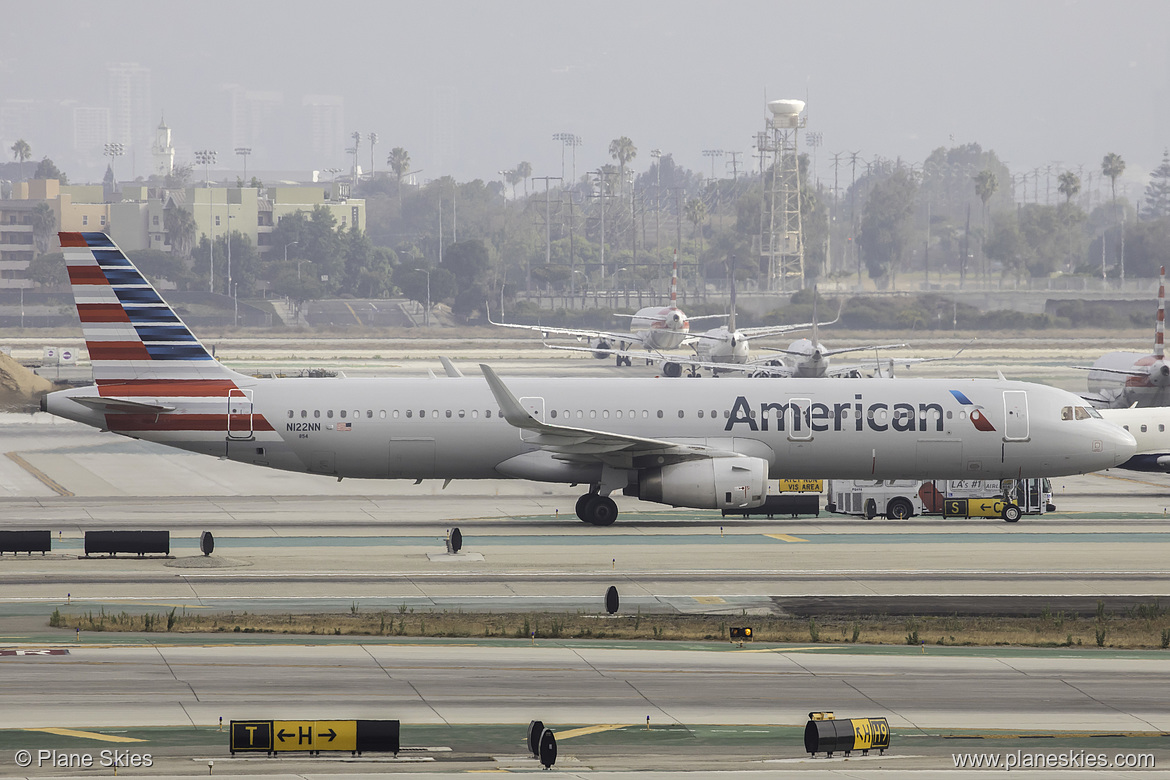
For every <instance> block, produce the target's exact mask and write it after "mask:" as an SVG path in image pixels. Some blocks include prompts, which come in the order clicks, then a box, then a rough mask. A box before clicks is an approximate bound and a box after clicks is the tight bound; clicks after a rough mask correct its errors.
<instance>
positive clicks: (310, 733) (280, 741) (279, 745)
mask: <svg viewBox="0 0 1170 780" xmlns="http://www.w3.org/2000/svg"><path fill="white" fill-rule="evenodd" d="M272 749H273V750H275V751H276V752H280V751H282V750H351V751H352V750H357V721H356V720H274V721H272Z"/></svg>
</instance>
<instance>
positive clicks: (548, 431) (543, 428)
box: [479, 363, 743, 468]
mask: <svg viewBox="0 0 1170 780" xmlns="http://www.w3.org/2000/svg"><path fill="white" fill-rule="evenodd" d="M479 368H480V370H481V371H483V376H484V379H486V380H487V383H488V387H489V388H490V389H491V391H492V395H493V396H495V399H496V403H498V404H499V405H500V409H501V410H502V411H503V412H504V419H505V420H507V421H508V423H509V424H510V425H512V426H513V427H516V428H520V429H522V430H526V431H530V432H532V433H534V434H535V436H533V437H531V438H530V439H528V441H530V442H532V443H533V444H536V445H537V446H539V447H540V448H541V449H542V450H545V451H547V452H551V453H553V454H554V455H555V456H556V457H558V458H562V459H564V460H574V461H593V462H600V463H605V464H607V465H610V466H613V467H615V468H636V467H637V465H638V463H637V461H641V459H642V458H648V457H654V458H655V459H656V462H657V459H658V458H668V459H670V460H672V461H675V462H679V461H684V460H701V459H704V458H738V457H743V456H742V455H740V454H739V453H737V452H732V451H730V450H721V449H716V448H714V447H707V446H704V445H699V444H678V443H676V442H672V441H666V440H662V439H647V438H643V437H641V436H629V435H626V434H621V433H611V432H607V431H593V430H589V429H587V428H574V427H570V426H566V425H550V424H549V423H547V422H544V421H543V420H538V419H536V418H535V417H533V416H532V415H531V414H529V413H528V410H527V409H525V408H524V406H523V405H522V404H521V403H520V401H519V399H517V398H516V396H515V395H514V394H513V393H512V391H511V390H509V389H508V386H507V385H505V384H504V382H503V380H502V379H500V377H499V376H498V375H497V374H496V372H495V371H494V370H492V368H491V366H488V365H485V364H483V363H481V364H480V366H479Z"/></svg>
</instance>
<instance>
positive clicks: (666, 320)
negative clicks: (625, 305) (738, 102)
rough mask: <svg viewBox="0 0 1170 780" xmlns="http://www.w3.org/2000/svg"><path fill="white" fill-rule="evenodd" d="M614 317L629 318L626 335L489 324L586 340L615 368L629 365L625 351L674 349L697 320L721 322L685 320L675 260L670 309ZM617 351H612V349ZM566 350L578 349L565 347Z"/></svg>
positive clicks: (649, 308)
mask: <svg viewBox="0 0 1170 780" xmlns="http://www.w3.org/2000/svg"><path fill="white" fill-rule="evenodd" d="M615 316H617V317H629V318H630V330H629V332H628V333H614V332H611V331H605V330H589V329H588V328H554V327H549V326H543V325H520V324H518V323H512V322H492V321H491V319H490V318H489V319H488V322H492V324H493V325H497V326H499V327H501V328H519V329H521V330H531V331H535V332H537V333H539V334H541V336H542V337H544V338H548V337H549V336H571V337H573V338H575V339H578V340H583V339H584V340H587V341H588V342H589V346H590V349H588V350H585V351H587V352H592V353H593V356H594V357H596V358H597V359H598V360H604V359H605V358H607V357H610V356H616V357H617V364H618V365H619V366H621V365H622V364H625V365H627V366H628V365H630V358H631V355H630V354H628V353H627V352H626V349H627V347H631V346H642V347H644V348H645V349H646V350H647V352H659V351H661V350H670V349H677V348H678V347H680V346H682V345H683V344H688V343H691V342H693V341H694V340H695V339H696V338H700V337H696V336H692V335H691V323H692V322H697V321H699V320H712V319H722V318H723V316H724V315H722V314H705V315H703V316H701V317H687V315H686V313H685V312H683V310H682V309H680V308H679V307H678V256H677V254H676V256H675V259H674V266H673V270H672V272H671V277H670V305H669V306H666V307H662V306H644V307H643V308H641V309H639V310H638V311H636V312H635V313H633V314H617V315H615ZM615 344H616V345H617V348H616V349H614V348H613V347H614V345H615ZM567 349H580V348H574V347H568V348H567Z"/></svg>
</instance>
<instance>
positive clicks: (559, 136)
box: [552, 133, 581, 187]
mask: <svg viewBox="0 0 1170 780" xmlns="http://www.w3.org/2000/svg"><path fill="white" fill-rule="evenodd" d="M552 139H553V140H554V141H560V142H561V181H562V182H563V181H565V147H566V146H571V147H573V178H572V179H571V182H572V183H571V184H570V185H569V186H570V187H572V186H573V184H576V183H577V147H578V146H580V145H581V136H579V135H577V134H576V133H553V137H552Z"/></svg>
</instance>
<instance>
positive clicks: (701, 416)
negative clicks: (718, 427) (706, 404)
mask: <svg viewBox="0 0 1170 780" xmlns="http://www.w3.org/2000/svg"><path fill="white" fill-rule="evenodd" d="M699 419H700V420H701V419H703V410H702V409H700V410H699Z"/></svg>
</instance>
